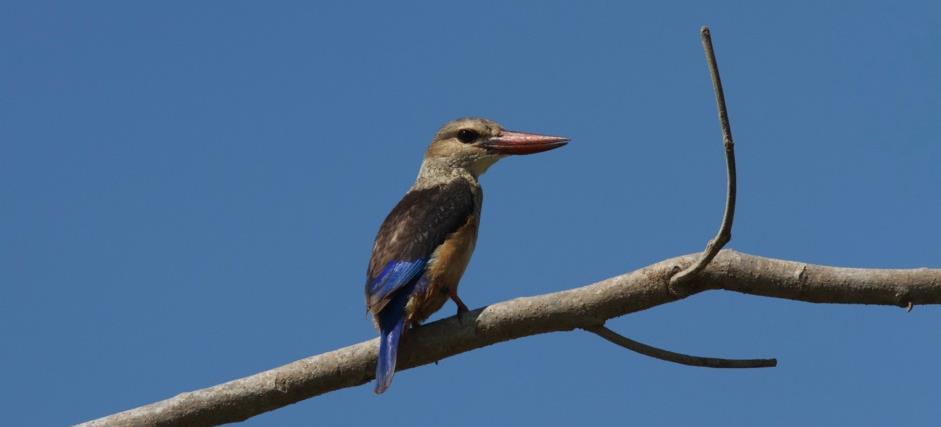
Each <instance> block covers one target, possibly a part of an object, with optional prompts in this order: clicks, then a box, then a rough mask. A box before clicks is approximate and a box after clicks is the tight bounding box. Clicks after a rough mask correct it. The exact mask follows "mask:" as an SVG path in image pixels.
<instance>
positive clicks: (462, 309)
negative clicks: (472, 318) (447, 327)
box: [448, 290, 470, 324]
mask: <svg viewBox="0 0 941 427" xmlns="http://www.w3.org/2000/svg"><path fill="white" fill-rule="evenodd" d="M448 296H450V297H451V301H454V304H455V305H457V321H458V322H459V323H461V324H464V322H463V319H462V318H463V317H464V316H463V315H464V313H467V312H468V311H470V309H469V308H467V304H464V301H461V297H459V296H457V292H455V291H453V290H452V291H450V292H449V293H448Z"/></svg>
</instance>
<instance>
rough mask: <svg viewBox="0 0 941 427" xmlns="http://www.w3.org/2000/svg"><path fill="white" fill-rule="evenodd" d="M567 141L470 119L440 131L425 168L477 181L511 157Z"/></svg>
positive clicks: (448, 125)
mask: <svg viewBox="0 0 941 427" xmlns="http://www.w3.org/2000/svg"><path fill="white" fill-rule="evenodd" d="M568 141H569V140H568V138H563V137H560V136H548V135H539V134H535V133H524V132H515V131H510V130H505V129H503V127H502V126H500V125H499V124H497V123H496V122H494V121H492V120H487V119H482V118H478V117H467V118H463V119H457V120H452V121H450V122H448V123H446V124H445V125H444V126H442V127H441V129H440V130H439V131H438V133H437V134H435V138H434V140H432V142H431V145H430V146H428V151H426V152H425V164H426V165H434V167H435V168H444V169H455V168H461V169H465V170H467V171H468V172H470V173H471V174H472V175H473V176H475V177H477V176H480V175H481V174H483V173H484V172H485V171H486V170H487V168H489V167H490V166H491V165H493V164H494V163H495V162H496V161H497V160H500V159H501V158H503V157H506V156H508V155H514V154H534V153H539V152H543V151H548V150H551V149H553V148H558V147H561V146H563V145H565V144H567V143H568Z"/></svg>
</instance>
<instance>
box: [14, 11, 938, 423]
mask: <svg viewBox="0 0 941 427" xmlns="http://www.w3.org/2000/svg"><path fill="white" fill-rule="evenodd" d="M651 3H652V2H651ZM938 4H939V3H937V2H929V1H925V2H840V3H836V2H834V3H828V2H773V3H759V2H745V1H743V2H733V3H726V2H703V1H695V2H685V3H667V2H661V3H657V4H648V5H640V4H630V3H628V2H610V3H603V2H538V3H536V2H533V3H522V2H519V3H510V2H493V3H485V4H476V5H473V6H471V5H467V4H457V3H447V4H445V3H442V2H427V3H423V4H412V5H401V4H396V5H391V4H387V3H379V2H376V3H357V4H353V3H349V2H348V3H347V4H344V5H342V6H341V5H323V4H314V2H283V3H277V4H274V3H272V2H254V3H249V2H204V3H199V4H196V3H193V2H117V1H115V2H61V3H57V4H52V3H46V2H4V3H3V4H2V5H0V76H2V79H0V88H2V89H0V200H2V205H0V291H2V293H0V337H2V347H0V366H3V369H4V374H3V381H2V383H3V385H2V386H0V401H2V402H4V403H3V405H2V406H3V408H4V410H3V412H4V415H3V423H4V424H8V425H62V424H66V423H74V422H79V421H83V420H87V419H90V418H95V417H99V416H103V415H106V414H109V413H112V412H116V411H120V410H124V409H128V408H131V407H134V406H138V405H141V404H145V403H150V402H152V401H156V400H160V399H164V398H167V397H170V396H173V395H175V394H177V393H180V392H183V391H188V390H193V389H197V388H202V387H206V386H210V385H214V384H217V383H220V382H224V381H228V380H231V379H234V378H238V377H242V376H245V375H248V374H252V373H255V372H258V371H260V370H264V369H268V368H271V367H275V366H278V365H281V364H284V363H288V362H291V361H294V360H297V359H300V358H303V357H306V356H309V355H312V354H317V353H320V352H324V351H328V350H332V349H335V348H339V347H342V346H346V345H349V344H353V343H357V342H360V341H362V340H366V339H370V338H372V337H374V336H375V331H374V330H373V327H372V325H371V323H370V321H368V320H367V319H366V317H365V315H364V310H365V309H364V303H363V283H364V280H365V270H366V264H367V261H368V258H369V252H370V249H371V246H372V239H373V237H374V236H375V232H376V230H377V228H378V226H379V224H380V223H381V221H382V219H383V218H384V217H385V215H386V213H387V212H388V211H389V210H390V209H391V208H392V206H393V205H394V204H395V203H396V201H397V200H398V199H399V198H400V197H401V196H402V194H403V193H404V192H405V191H406V189H407V188H408V187H409V185H411V183H412V181H413V179H414V178H415V175H416V173H417V170H418V166H419V163H420V161H421V156H422V153H423V150H424V149H425V147H426V145H427V143H428V142H430V138H431V136H432V135H433V134H434V132H435V130H436V129H437V128H438V127H439V126H440V125H441V124H442V123H444V122H446V121H448V120H450V119H452V118H456V117H460V116H466V115H480V116H484V117H488V118H492V119H494V120H497V121H499V122H501V123H503V124H504V125H505V126H506V127H508V128H511V129H517V130H526V131H535V132H542V133H550V134H559V135H566V136H569V137H571V138H572V139H573V142H572V143H571V144H569V145H568V146H566V147H564V148H562V149H559V150H555V151H552V152H549V153H545V154H540V155H536V156H532V157H526V158H511V159H507V160H504V161H502V162H501V163H500V164H497V165H496V166H494V167H493V168H492V169H491V170H490V172H488V174H487V175H485V176H484V177H483V179H482V183H483V186H484V189H485V192H486V201H485V203H484V213H483V223H482V228H481V231H480V237H479V241H478V245H477V252H476V254H475V255H474V258H473V260H472V261H471V264H470V266H469V268H468V271H467V274H466V275H465V276H464V279H463V281H462V286H461V293H462V297H463V299H464V301H466V302H467V303H468V304H469V305H470V306H471V307H472V308H475V307H480V306H483V305H486V304H490V303H494V302H498V301H503V300H507V299H510V298H514V297H520V296H527V295H536V294H541V293H546V292H551V291H557V290H561V289H566V288H571V287H575V286H579V285H584V284H588V283H591V282H594V281H596V280H600V279H603V278H606V277H609V276H612V275H616V274H620V273H624V272H628V271H631V270H633V269H636V268H639V267H642V266H645V265H647V264H650V263H653V262H656V261H659V260H662V259H665V258H669V257H672V256H677V255H681V254H686V253H691V252H695V251H699V250H701V249H702V247H703V246H704V244H705V242H706V241H707V240H708V238H709V237H711V236H712V234H713V233H714V231H715V228H716V226H717V224H718V221H719V218H720V215H721V211H722V205H723V197H724V186H725V169H724V165H723V157H722V150H721V148H720V134H719V129H718V125H717V122H716V119H715V107H714V101H713V95H712V88H711V86H710V83H709V78H708V73H707V70H706V66H705V62H704V60H703V53H702V50H701V46H700V43H699V38H698V29H699V27H700V26H701V25H703V24H709V25H710V26H712V29H713V35H714V37H715V40H716V49H717V54H718V56H719V63H720V66H721V70H722V76H723V77H724V79H725V80H724V81H725V85H726V94H727V97H728V102H729V110H730V114H731V119H732V128H733V131H734V134H735V139H736V142H737V153H738V160H739V179H740V181H739V204H738V216H737V218H736V223H735V230H734V237H733V240H732V243H731V244H730V245H729V246H730V247H732V248H735V249H738V250H741V251H744V252H747V253H751V254H757V255H764V256H771V257H778V258H786V259H794V260H800V261H806V262H810V263H821V264H831V265H839V266H869V267H923V266H934V267H939V266H941V245H939V241H941V239H939V237H941V232H939V225H938V218H941V197H939V188H941V171H939V170H938V164H939V162H941V138H939V135H941V54H939V53H941V8H939V6H938ZM453 310H454V307H453V306H452V305H448V306H446V308H445V309H444V310H442V312H441V313H439V314H438V316H439V317H440V316H441V315H448V316H449V315H451V314H452V313H453ZM609 325H610V326H612V327H613V328H614V329H616V330H619V331H621V332H623V333H624V334H626V335H628V336H630V337H632V338H635V339H639V340H642V341H645V342H648V343H651V344H654V345H658V346H662V347H666V348H669V349H672V350H676V351H683V352H688V353H693V354H702V355H712V356H722V357H778V358H779V360H780V366H779V367H777V368H774V369H764V370H735V371H723V370H708V369H701V368H689V367H684V366H679V365H674V364H668V363H665V362H661V361H658V360H653V359H650V358H646V357H643V356H639V355H636V354H634V353H630V352H628V351H626V350H623V349H620V348H617V347H615V346H613V345H611V344H608V343H607V342H604V341H602V340H601V339H599V338H597V337H595V336H592V335H589V334H587V333H585V332H570V333H558V334H550V335H543V336H537V337H530V338H526V339H522V340H518V341H513V342H509V343H504V344H500V345H497V346H493V347H489V348H485V349H481V350H477V351H473V352H470V353H466V354H462V355H459V356H456V357H453V358H450V359H446V360H443V361H442V362H441V363H440V364H439V365H437V366H426V367H421V368H418V369H414V370H410V371H406V372H403V373H400V374H399V375H397V376H396V377H395V382H394V384H393V386H392V388H391V389H390V390H389V392H387V393H386V394H385V395H382V396H375V395H373V393H372V385H365V386H361V387H357V388H351V389H345V390H341V391H338V392H334V393H330V394H328V395H324V396H320V397H317V398H315V399H311V400H308V401H304V402H301V403H298V404H296V405H292V406H290V407H287V408H283V409H280V410H277V411H274V412H271V413H268V414H266V415H262V416H259V417H257V418H254V419H252V420H250V421H249V422H248V423H247V424H249V425H312V424H320V425H361V426H396V425H413V424H415V423H417V424H425V425H431V424H434V425H449V426H454V427H457V426H481V425H510V424H512V425H537V424H540V425H574V424H576V423H578V424H582V425H586V424H588V425H592V424H594V425H612V424H624V423H627V422H634V423H636V424H638V425H722V426H732V425H743V426H749V425H772V426H773V425H782V426H791V425H889V424H892V425H929V424H934V423H936V422H937V416H938V402H939V401H941V386H939V384H941V367H939V365H938V360H941V335H939V325H941V309H938V308H933V307H915V309H914V311H913V312H911V313H905V311H904V310H902V309H899V308H895V307H866V306H835V305H814V304H808V303H798V302H790V301H783V300H774V299H768V298H761V297H755V296H748V295H738V294H732V293H724V292H711V293H707V294H701V295H697V296H694V297H692V298H690V299H688V300H685V301H682V302H679V303H674V304H669V305H667V306H662V307H658V308H655V309H652V310H649V311H646V312H642V313H637V314H633V315H630V316H626V317H623V318H619V319H615V320H613V321H611V322H610V324H609Z"/></svg>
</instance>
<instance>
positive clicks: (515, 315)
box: [85, 250, 941, 426]
mask: <svg viewBox="0 0 941 427" xmlns="http://www.w3.org/2000/svg"><path fill="white" fill-rule="evenodd" d="M697 258H698V255H687V256H682V257H678V258H672V259H668V260H665V261H662V262H659V263H657V264H653V265H650V266H648V267H645V268H642V269H640V270H636V271H634V272H632V273H628V274H624V275H621V276H616V277H612V278H609V279H606V280H602V281H600V282H597V283H594V284H591V285H588V286H584V287H580V288H575V289H570V290H566V291H562V292H555V293H550V294H545V295H539V296H534V297H527V298H517V299H514V300H510V301H505V302H501V303H497V304H493V305H490V306H487V307H484V308H481V309H477V310H474V311H471V312H468V313H465V314H464V322H463V324H461V323H459V322H458V321H457V319H456V318H455V317H449V318H447V319H443V320H439V321H437V322H433V323H430V324H428V325H425V326H422V327H420V328H417V329H415V330H414V331H412V333H410V334H409V335H408V336H407V337H406V338H405V339H404V341H403V343H402V349H401V351H400V354H399V362H398V365H399V367H400V370H405V369H410V368H414V367H416V366H421V365H426V364H429V363H434V362H436V361H438V360H442V359H445V358H447V357H450V356H453V355H456V354H460V353H463V352H466V351H470V350H473V349H476V348H481V347H485V346H488V345H492V344H496V343H499V342H503V341H508V340H512V339H516V338H522V337H525V336H530V335H536V334H542V333H547V332H557V331H569V330H573V329H576V328H582V329H585V328H590V327H592V326H596V325H600V324H603V323H604V321H605V320H607V319H610V318H613V317H618V316H623V315H625V314H628V313H633V312H635V311H640V310H645V309H648V308H651V307H654V306H657V305H661V304H665V303H669V302H671V301H676V300H679V299H682V298H683V297H682V296H678V295H676V294H673V293H672V292H670V290H669V289H668V284H669V282H670V277H671V276H672V273H673V271H674V267H676V266H684V267H685V266H689V265H692V264H693V263H694V262H695V261H696V260H697ZM688 287H689V289H691V294H694V293H697V292H701V291H704V290H708V289H725V290H730V291H736V292H742V293H746V294H752V295H762V296H768V297H775V298H786V299H792V300H798V301H807V302H815V303H841V304H879V305H893V306H898V307H907V306H908V305H909V303H911V304H917V305H926V304H941V269H927V268H920V269H909V270H888V269H856V268H838V267H826V266H817V265H808V264H804V263H800V262H793V261H783V260H776V259H770V258H762V257H757V256H752V255H746V254H742V253H738V252H735V251H731V250H723V251H721V252H720V253H719V255H717V256H716V258H715V259H714V260H713V262H711V263H710V264H709V265H708V266H706V267H705V268H704V269H703V270H702V271H701V272H700V273H699V274H697V275H695V276H694V277H693V278H691V279H690V282H689V284H688ZM469 320H470V321H469ZM377 341H378V340H376V339H372V340H369V341H364V342H361V343H359V344H354V345H352V346H349V347H346V348H342V349H339V350H334V351H331V352H328V353H323V354H319V355H316V356H311V357H308V358H306V359H302V360H298V361H296V362H293V363H289V364H287V365H284V366H281V367H278V368H274V369H271V370H269V371H265V372H261V373H258V374H255V375H251V376H248V377H245V378H241V379H237V380H234V381H230V382H228V383H225V384H220V385H217V386H213V387H209V388H205V389H202V390H197V391H193V392H189V393H182V394H180V395H177V396H175V397H172V398H169V399H167V400H163V401H160V402H156V403H153V404H150V405H146V406H142V407H139V408H136V409H131V410H128V411H125V412H121V413H119V414H115V415H111V416H108V417H105V418H101V419H98V420H94V421H90V422H89V423H86V424H85V425H89V426H111V425H135V426H140V425H214V424H223V423H229V422H235V421H241V420H244V419H247V418H249V417H251V416H254V415H258V414H261V413H263V412H267V411H270V410H273V409H276V408H279V407H282V406H285V405H289V404H291V403H295V402H298V401H301V400H303V399H307V398H310V397H314V396H317V395H320V394H324V393H327V392H330V391H333V390H338V389H341V388H346V387H354V386H357V385H360V384H364V383H366V382H368V381H370V380H372V378H373V373H374V371H375V363H376V350H377V348H376V347H377Z"/></svg>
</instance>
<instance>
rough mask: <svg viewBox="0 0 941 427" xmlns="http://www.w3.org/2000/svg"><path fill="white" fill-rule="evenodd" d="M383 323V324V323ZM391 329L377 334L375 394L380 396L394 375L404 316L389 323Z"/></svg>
mask: <svg viewBox="0 0 941 427" xmlns="http://www.w3.org/2000/svg"><path fill="white" fill-rule="evenodd" d="M383 323H384V322H383ZM390 323H392V327H391V328H388V329H386V328H385V327H382V328H380V334H379V339H380V340H381V341H379V363H378V364H377V365H376V389H375V392H376V394H382V392H384V391H386V389H387V388H389V386H390V385H392V376H393V375H395V361H396V358H397V357H398V354H399V338H401V337H402V331H403V330H404V329H405V316H404V313H403V315H402V316H399V318H398V319H397V321H395V322H390Z"/></svg>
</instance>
